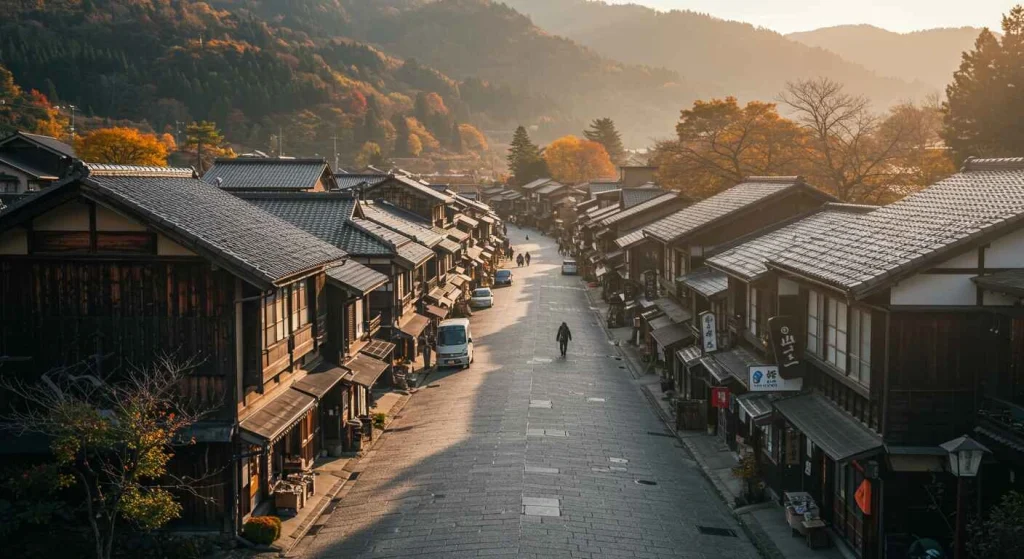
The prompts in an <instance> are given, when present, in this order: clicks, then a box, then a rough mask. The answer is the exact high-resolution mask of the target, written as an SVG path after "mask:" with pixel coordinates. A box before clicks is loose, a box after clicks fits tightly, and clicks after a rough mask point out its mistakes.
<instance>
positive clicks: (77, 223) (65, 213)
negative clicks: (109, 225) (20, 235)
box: [32, 202, 89, 231]
mask: <svg viewBox="0 0 1024 559" xmlns="http://www.w3.org/2000/svg"><path fill="white" fill-rule="evenodd" d="M32 229H33V230H35V231H88V230H89V206H87V205H85V204H83V203H81V202H68V203H67V204H63V205H61V206H57V207H56V208H54V209H53V210H51V211H49V212H47V213H45V214H43V215H41V216H39V217H37V218H35V219H34V220H32Z"/></svg>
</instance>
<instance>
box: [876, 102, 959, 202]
mask: <svg viewBox="0 0 1024 559" xmlns="http://www.w3.org/2000/svg"><path fill="white" fill-rule="evenodd" d="M941 131H942V105H941V103H940V102H939V100H938V98H937V97H932V98H929V99H926V100H925V101H924V102H922V103H913V102H906V103H900V104H898V105H895V106H893V107H892V108H891V109H889V113H888V114H887V115H886V116H885V119H884V120H883V121H882V123H881V124H880V126H879V129H878V132H877V136H878V139H877V140H876V141H880V142H886V141H887V138H889V137H893V136H898V137H899V145H898V146H897V149H896V150H895V151H896V152H897V156H896V157H895V158H894V159H893V163H892V164H891V165H890V166H889V168H888V172H887V173H886V174H885V176H884V180H885V184H886V185H887V187H886V188H883V189H877V191H876V193H875V196H874V197H873V198H872V199H871V200H869V201H871V202H874V203H879V204H884V203H889V202H893V201H895V200H897V199H899V198H902V197H903V196H906V195H907V194H911V193H913V192H915V191H918V190H921V189H922V188H924V187H926V186H928V185H930V184H934V183H936V182H938V181H940V180H942V179H944V178H946V177H948V176H949V175H951V174H953V173H955V172H956V167H955V166H954V164H953V153H952V152H951V150H949V149H948V148H947V147H946V146H945V145H944V144H943V142H942V139H941V137H940V134H941Z"/></svg>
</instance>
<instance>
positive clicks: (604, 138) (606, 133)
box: [583, 118, 626, 165]
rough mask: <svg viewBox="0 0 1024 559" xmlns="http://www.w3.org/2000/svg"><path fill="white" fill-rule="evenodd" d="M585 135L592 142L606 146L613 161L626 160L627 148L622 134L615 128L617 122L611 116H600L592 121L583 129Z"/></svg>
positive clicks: (620, 161)
mask: <svg viewBox="0 0 1024 559" xmlns="http://www.w3.org/2000/svg"><path fill="white" fill-rule="evenodd" d="M583 135H584V136H586V138H587V139H588V140H590V141H592V142H597V143H599V144H601V145H602V146H604V150H605V151H607V152H608V157H610V158H611V160H612V163H614V164H616V165H618V164H620V163H622V162H623V161H624V160H625V155H626V150H625V149H624V148H623V147H622V136H620V135H619V131H618V130H616V128H615V122H614V121H612V119H610V118H599V119H597V120H595V121H594V122H591V123H590V128H588V129H587V130H584V131H583Z"/></svg>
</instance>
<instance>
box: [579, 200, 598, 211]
mask: <svg viewBox="0 0 1024 559" xmlns="http://www.w3.org/2000/svg"><path fill="white" fill-rule="evenodd" d="M599 203H600V202H599V201H598V200H595V199H590V200H584V201H582V202H580V203H579V204H576V207H574V208H573V209H574V210H576V213H581V212H585V211H587V210H589V209H591V208H596V207H597V204H599Z"/></svg>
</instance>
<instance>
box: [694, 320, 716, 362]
mask: <svg viewBox="0 0 1024 559" xmlns="http://www.w3.org/2000/svg"><path fill="white" fill-rule="evenodd" d="M697 319H698V321H699V323H700V342H701V345H702V346H703V347H704V353H711V352H714V351H718V328H717V319H716V318H715V313H713V312H711V311H704V312H702V313H700V315H699V316H698V317H697Z"/></svg>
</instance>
